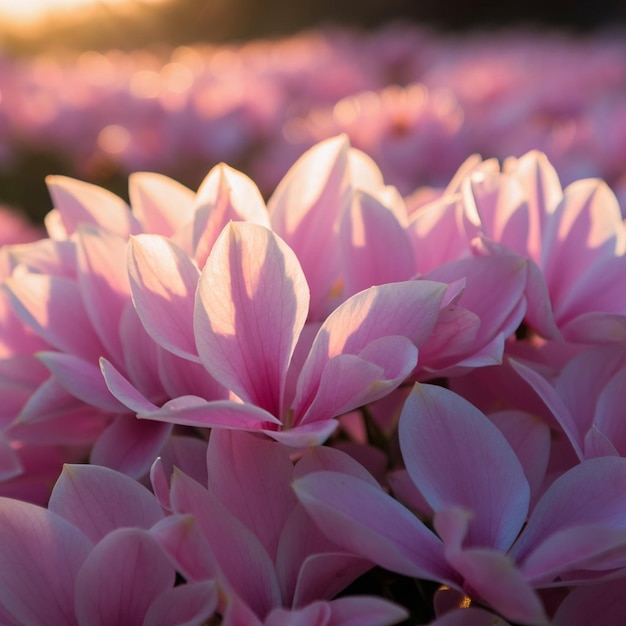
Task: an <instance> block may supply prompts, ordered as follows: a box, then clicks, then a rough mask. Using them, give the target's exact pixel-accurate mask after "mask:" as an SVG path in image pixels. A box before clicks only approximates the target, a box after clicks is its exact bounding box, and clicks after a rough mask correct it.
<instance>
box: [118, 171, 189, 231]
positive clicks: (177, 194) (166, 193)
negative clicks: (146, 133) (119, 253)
mask: <svg viewBox="0 0 626 626" xmlns="http://www.w3.org/2000/svg"><path fill="white" fill-rule="evenodd" d="M128 194H129V196H130V204H131V206H132V207H133V214H134V215H135V217H136V218H137V219H138V220H139V222H141V224H142V226H143V230H144V232H147V233H154V234H156V235H163V236H165V237H170V236H172V235H173V234H174V233H175V232H176V231H177V230H178V229H179V228H180V227H181V226H182V225H184V224H186V223H187V222H189V221H190V220H191V218H192V217H193V208H194V207H193V205H194V200H195V194H194V192H193V191H191V189H188V188H187V187H185V186H184V185H181V184H180V183H178V182H176V181H175V180H173V179H171V178H169V177H167V176H163V174H156V173H154V172H134V173H133V174H131V175H130V176H129V177H128Z"/></svg>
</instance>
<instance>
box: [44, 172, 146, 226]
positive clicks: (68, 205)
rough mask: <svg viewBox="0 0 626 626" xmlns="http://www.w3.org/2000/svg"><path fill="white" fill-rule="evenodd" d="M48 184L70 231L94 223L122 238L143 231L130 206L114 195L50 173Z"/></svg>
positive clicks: (87, 184) (93, 186)
mask: <svg viewBox="0 0 626 626" xmlns="http://www.w3.org/2000/svg"><path fill="white" fill-rule="evenodd" d="M46 185H47V186H48V190H49V191H50V195H51V196H52V201H53V202H54V206H55V208H56V209H57V211H58V212H59V214H60V216H61V219H62V222H63V225H64V227H65V229H66V231H67V233H68V234H71V233H73V232H74V231H75V230H76V229H77V228H78V227H79V226H80V225H81V224H92V225H94V226H99V227H100V228H103V229H105V230H109V231H111V232H113V233H116V234H118V235H122V236H123V237H128V236H129V235H131V234H134V233H137V232H140V230H141V227H140V226H139V224H138V223H137V220H135V218H134V217H133V216H132V214H131V212H130V208H129V207H128V205H127V204H126V203H125V202H124V201H123V200H122V199H121V198H118V197H117V196H116V195H115V194H112V193H111V192H110V191H107V190H106V189H102V188H101V187H98V186H96V185H92V184H90V183H85V182H82V181H80V180H75V179H73V178H67V177H66V176H47V177H46Z"/></svg>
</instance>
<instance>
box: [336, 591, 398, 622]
mask: <svg viewBox="0 0 626 626" xmlns="http://www.w3.org/2000/svg"><path fill="white" fill-rule="evenodd" d="M330 608H331V610H332V615H331V618H330V622H329V626H392V625H393V624H398V623H399V622H401V621H402V620H405V619H407V618H408V616H409V615H408V612H407V610H406V609H405V608H403V607H401V606H398V605H397V604H392V603H391V602H389V601H387V600H383V599H382V598H374V597H369V596H358V597H357V596H346V597H344V598H337V599H336V600H333V601H332V602H331V603H330Z"/></svg>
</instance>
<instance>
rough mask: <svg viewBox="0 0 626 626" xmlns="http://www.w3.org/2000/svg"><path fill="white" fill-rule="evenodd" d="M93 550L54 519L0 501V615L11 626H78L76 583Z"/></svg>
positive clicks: (27, 506) (73, 530)
mask: <svg viewBox="0 0 626 626" xmlns="http://www.w3.org/2000/svg"><path fill="white" fill-rule="evenodd" d="M91 548H92V544H91V542H90V541H89V540H88V539H87V537H85V535H83V533H82V532H80V531H79V530H78V529H77V528H76V527H74V526H72V525H71V524H70V523H69V522H67V521H66V520H65V519H63V518H62V517H59V516H58V515H56V513H52V512H51V511H47V510H46V509H43V508H41V507H38V506H35V505H33V504H28V503H26V502H20V501H18V500H9V499H8V498H0V612H1V613H2V614H3V615H8V616H11V620H12V623H14V624H32V625H33V626H47V625H49V624H76V620H75V618H74V581H75V579H76V576H77V574H78V571H79V569H80V567H81V566H82V564H83V562H84V560H85V559H86V558H87V555H88V554H89V551H90V550H91Z"/></svg>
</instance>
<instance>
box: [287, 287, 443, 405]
mask: <svg viewBox="0 0 626 626" xmlns="http://www.w3.org/2000/svg"><path fill="white" fill-rule="evenodd" d="M446 288H447V286H446V285H445V284H443V283H436V282H431V281H426V280H424V281H422V280H418V281H406V282H399V283H391V284H388V285H380V286H378V287H371V288H370V289H366V290H365V291H362V292H360V293H358V294H356V295H355V296H352V297H351V298H350V299H348V300H346V302H344V303H343V304H342V305H341V306H339V307H338V308H337V309H335V311H333V312H332V313H331V314H330V315H329V316H328V318H327V319H326V321H325V322H324V323H323V324H322V327H321V328H320V330H319V331H318V333H317V335H316V337H315V340H314V341H313V345H312V347H311V351H310V352H309V356H308V358H307V360H306V362H305V363H304V365H303V367H302V371H301V373H300V377H299V380H298V387H297V391H296V398H295V400H294V403H293V410H294V413H295V414H296V415H298V414H302V413H303V411H304V410H305V408H306V407H307V406H308V405H309V403H310V402H311V400H312V398H313V397H314V396H315V394H316V393H317V389H318V386H319V381H320V379H321V376H322V371H323V369H324V367H325V366H326V364H327V363H328V362H329V361H330V359H332V358H333V357H334V356H337V355H339V354H354V355H358V354H359V353H361V351H362V350H364V349H365V348H366V347H367V346H368V344H370V343H372V342H374V341H375V340H377V339H381V338H383V337H389V336H400V337H406V338H407V339H409V340H410V341H411V342H412V343H413V344H414V345H416V346H417V347H418V348H419V347H420V346H421V345H422V344H423V343H425V342H426V340H427V339H428V337H429V336H430V335H431V333H432V331H433V329H434V328H435V324H436V323H437V319H438V316H439V307H440V303H441V301H442V299H443V297H444V294H445V292H446ZM379 345H382V344H379Z"/></svg>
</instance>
